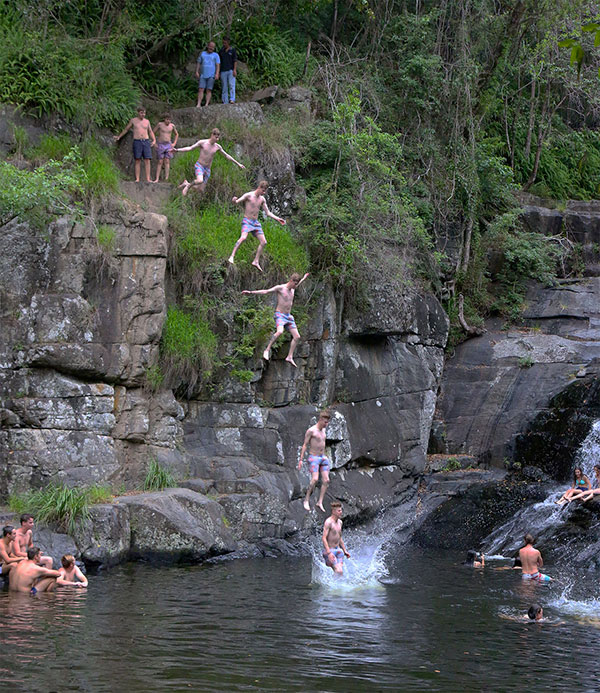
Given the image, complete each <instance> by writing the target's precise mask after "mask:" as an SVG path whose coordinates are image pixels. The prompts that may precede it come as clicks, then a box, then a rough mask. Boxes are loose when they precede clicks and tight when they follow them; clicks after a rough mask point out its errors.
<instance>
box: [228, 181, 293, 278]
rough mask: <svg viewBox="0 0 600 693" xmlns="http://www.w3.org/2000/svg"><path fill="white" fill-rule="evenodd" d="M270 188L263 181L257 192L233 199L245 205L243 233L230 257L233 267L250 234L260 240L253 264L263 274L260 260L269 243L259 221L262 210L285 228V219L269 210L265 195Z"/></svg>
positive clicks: (236, 202)
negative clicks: (236, 255)
mask: <svg viewBox="0 0 600 693" xmlns="http://www.w3.org/2000/svg"><path fill="white" fill-rule="evenodd" d="M268 187H269V184H268V183H267V181H266V180H261V181H260V183H259V184H258V187H257V188H256V190H251V191H250V192H247V193H245V194H244V195H242V196H241V197H233V198H232V199H231V201H232V202H233V203H235V204H236V205H239V204H243V205H244V218H243V219H242V233H241V235H240V237H239V239H238V241H237V242H236V244H235V245H234V246H233V250H232V251H231V255H230V256H229V262H230V263H231V264H232V265H233V261H234V258H235V254H236V253H237V251H238V248H239V247H240V246H241V245H242V243H243V242H244V241H245V240H246V238H248V234H249V233H251V234H252V235H253V236H254V237H255V238H256V239H257V240H258V248H257V249H256V255H255V257H254V260H253V261H252V264H253V265H254V267H256V269H258V270H260V271H261V272H262V267H261V266H260V262H259V260H260V256H261V254H262V251H263V250H264V247H265V246H266V245H267V241H266V239H265V234H264V232H263V230H262V226H261V225H260V221H258V213H259V212H260V210H261V208H262V209H263V210H264V212H265V214H266V215H267V216H268V217H271V219H275V221H278V222H279V223H280V224H281V225H282V226H285V219H282V218H281V217H278V216H276V215H275V214H273V213H272V212H270V211H269V208H268V207H267V201H266V200H265V198H264V194H265V193H266V192H267V188H268Z"/></svg>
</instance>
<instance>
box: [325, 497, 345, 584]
mask: <svg viewBox="0 0 600 693" xmlns="http://www.w3.org/2000/svg"><path fill="white" fill-rule="evenodd" d="M341 517H342V504H341V503H340V502H339V501H332V503H331V516H330V517H328V518H327V519H326V520H325V524H324V525H323V558H324V560H325V564H326V565H327V566H328V567H329V568H331V569H332V570H333V572H334V573H335V574H336V575H343V573H344V556H345V557H346V558H350V554H349V553H348V552H347V551H346V547H345V546H344V541H343V539H342V520H341Z"/></svg>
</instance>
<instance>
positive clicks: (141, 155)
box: [133, 140, 152, 159]
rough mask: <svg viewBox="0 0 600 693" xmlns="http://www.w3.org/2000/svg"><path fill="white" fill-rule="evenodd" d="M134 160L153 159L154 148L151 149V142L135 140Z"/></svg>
mask: <svg viewBox="0 0 600 693" xmlns="http://www.w3.org/2000/svg"><path fill="white" fill-rule="evenodd" d="M133 158H134V159H151V158H152V148H151V147H150V140H133Z"/></svg>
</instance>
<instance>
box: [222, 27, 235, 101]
mask: <svg viewBox="0 0 600 693" xmlns="http://www.w3.org/2000/svg"><path fill="white" fill-rule="evenodd" d="M219 58H220V60H221V87H222V92H221V99H222V101H223V103H227V102H229V103H235V78H236V77H237V52H236V50H235V48H234V47H233V46H232V45H231V41H230V39H229V36H223V48H221V50H220V51H219Z"/></svg>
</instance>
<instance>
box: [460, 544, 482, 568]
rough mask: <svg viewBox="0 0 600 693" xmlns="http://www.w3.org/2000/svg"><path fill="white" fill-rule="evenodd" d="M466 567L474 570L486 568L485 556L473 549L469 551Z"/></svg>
mask: <svg viewBox="0 0 600 693" xmlns="http://www.w3.org/2000/svg"><path fill="white" fill-rule="evenodd" d="M464 565H468V566H472V567H473V568H483V567H484V566H485V556H484V555H483V554H482V553H478V552H477V551H474V550H473V549H469V551H467V560H466V561H465V562H464Z"/></svg>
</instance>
